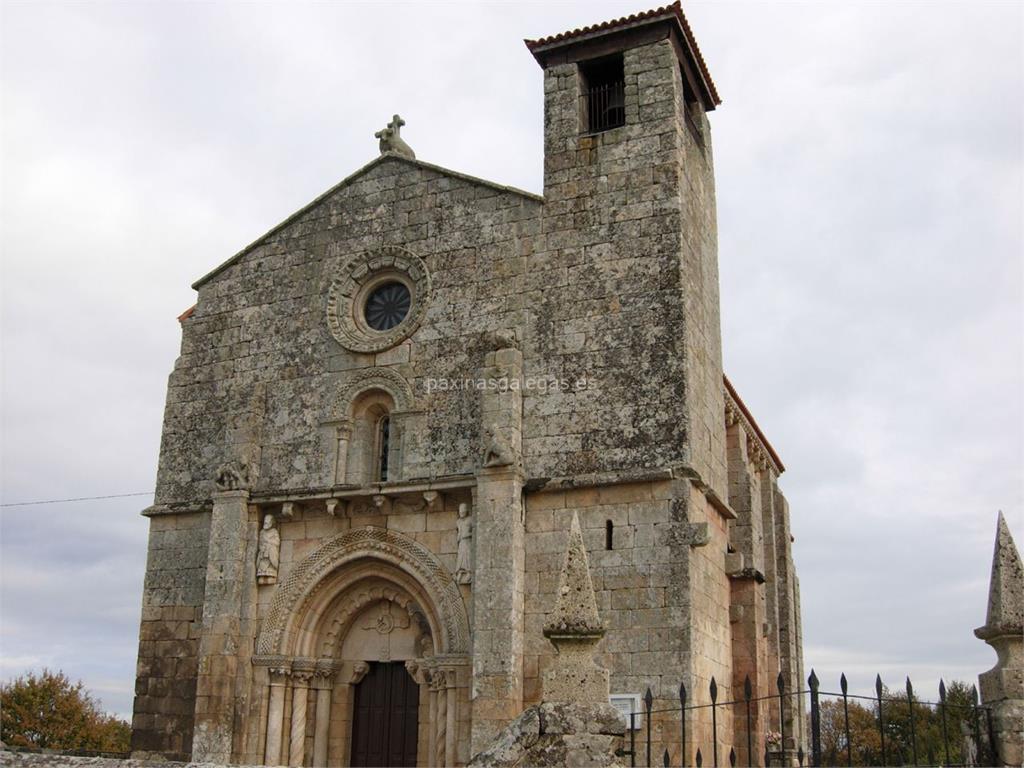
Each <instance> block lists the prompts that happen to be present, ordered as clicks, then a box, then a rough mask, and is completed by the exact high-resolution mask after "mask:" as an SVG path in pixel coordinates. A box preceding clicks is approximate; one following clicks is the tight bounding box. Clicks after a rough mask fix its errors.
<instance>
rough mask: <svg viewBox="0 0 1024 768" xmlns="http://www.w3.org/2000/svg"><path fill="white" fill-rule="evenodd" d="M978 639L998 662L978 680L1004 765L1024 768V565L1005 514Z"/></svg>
mask: <svg viewBox="0 0 1024 768" xmlns="http://www.w3.org/2000/svg"><path fill="white" fill-rule="evenodd" d="M974 634H975V635H976V636H977V637H978V638H980V639H981V640H984V641H985V642H986V643H988V644H989V645H991V646H992V648H993V649H994V650H995V652H996V655H997V656H998V660H997V661H996V665H995V666H994V667H993V668H992V669H990V670H989V671H988V672H983V673H982V674H980V675H978V682H979V684H980V685H979V688H980V690H981V701H982V703H983V704H984V705H985V706H986V707H989V708H990V709H991V711H992V725H993V728H992V731H993V735H994V737H995V741H996V748H997V751H998V753H999V755H998V758H999V762H998V765H1013V766H1020V765H1024V566H1022V565H1021V559H1020V553H1019V552H1018V551H1017V546H1016V545H1015V544H1014V543H1013V536H1011V535H1010V528H1009V526H1007V524H1006V518H1005V517H1003V513H1002V512H1000V513H999V520H998V521H997V524H996V545H995V551H994V552H993V554H992V578H991V581H990V583H989V592H988V613H987V616H986V618H985V626H983V627H979V628H978V629H976V630H974Z"/></svg>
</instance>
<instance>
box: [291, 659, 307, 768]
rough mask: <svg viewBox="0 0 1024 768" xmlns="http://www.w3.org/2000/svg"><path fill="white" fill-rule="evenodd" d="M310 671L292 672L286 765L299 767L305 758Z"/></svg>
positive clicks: (292, 767) (294, 767) (293, 767)
mask: <svg viewBox="0 0 1024 768" xmlns="http://www.w3.org/2000/svg"><path fill="white" fill-rule="evenodd" d="M312 677H313V673H312V672H311V671H302V672H294V671H293V672H292V729H291V734H290V736H289V739H288V765H289V766H291V768H299V767H300V766H301V765H302V764H303V763H304V762H305V760H306V705H307V702H308V699H309V681H310V680H311V679H312Z"/></svg>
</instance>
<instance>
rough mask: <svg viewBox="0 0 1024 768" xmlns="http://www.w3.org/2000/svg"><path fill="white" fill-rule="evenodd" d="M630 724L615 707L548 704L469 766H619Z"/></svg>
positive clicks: (520, 721) (527, 715)
mask: <svg viewBox="0 0 1024 768" xmlns="http://www.w3.org/2000/svg"><path fill="white" fill-rule="evenodd" d="M625 732H626V724H625V722H623V720H622V716H621V715H620V714H619V712H618V710H616V709H615V707H613V706H612V705H611V704H574V703H563V702H544V703H542V704H537V705H535V706H532V707H530V708H528V709H526V710H525V711H524V712H523V713H522V714H521V715H519V717H517V718H516V719H515V720H513V721H512V722H511V723H510V724H509V725H508V726H507V727H506V728H505V729H504V730H503V731H502V732H501V733H500V734H498V737H497V738H496V739H495V741H494V743H493V744H492V745H491V746H490V747H488V748H487V749H485V750H484V751H483V752H480V753H479V754H477V755H476V756H475V757H474V758H473V759H472V760H471V761H470V763H469V765H470V768H527V767H528V766H566V768H584V766H598V767H599V768H619V767H620V766H621V765H622V763H620V762H619V760H618V758H617V757H616V756H615V747H616V744H618V743H619V740H620V739H621V738H622V736H623V734H625Z"/></svg>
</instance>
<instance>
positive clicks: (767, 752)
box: [764, 740, 772, 768]
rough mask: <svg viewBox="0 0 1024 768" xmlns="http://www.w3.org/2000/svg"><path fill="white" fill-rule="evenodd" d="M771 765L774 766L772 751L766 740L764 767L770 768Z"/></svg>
mask: <svg viewBox="0 0 1024 768" xmlns="http://www.w3.org/2000/svg"><path fill="white" fill-rule="evenodd" d="M771 764H772V750H771V747H770V746H769V744H768V742H767V740H766V741H765V743H764V765H765V768H768V766H769V765H771Z"/></svg>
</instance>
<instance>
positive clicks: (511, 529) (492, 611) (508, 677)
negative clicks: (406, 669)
mask: <svg viewBox="0 0 1024 768" xmlns="http://www.w3.org/2000/svg"><path fill="white" fill-rule="evenodd" d="M502 341H504V340H502ZM503 346H504V348H501V349H498V350H497V351H495V352H491V353H488V354H487V355H486V357H485V359H484V366H483V368H481V369H480V373H479V378H483V379H485V380H495V381H498V382H499V384H502V383H507V384H508V386H499V387H498V388H495V389H490V388H488V389H485V390H483V391H482V392H481V396H480V397H481V409H480V410H481V421H482V423H481V438H482V441H481V442H482V445H481V468H480V470H479V471H478V473H477V487H476V494H475V504H474V514H475V521H474V533H473V541H474V546H475V548H476V557H475V562H474V570H473V679H472V688H471V693H470V696H471V702H472V723H473V725H472V732H471V737H470V754H476V753H477V752H479V751H480V750H482V749H484V748H485V747H487V746H488V745H489V744H490V743H491V742H492V741H493V740H494V738H495V737H496V736H497V734H498V732H499V731H501V729H502V728H503V727H504V726H505V725H506V724H507V723H509V722H510V721H511V720H512V719H514V718H515V717H517V716H518V715H519V713H520V711H521V710H522V707H523V580H524V576H523V568H524V552H523V550H524V546H523V538H524V537H523V527H524V526H523V523H524V520H523V463H522V417H523V408H522V388H521V383H522V376H523V355H522V353H521V352H520V351H519V350H518V349H515V348H513V347H512V346H511V342H505V343H504V345H503ZM440 704H441V699H439V701H438V706H439V709H440ZM438 717H440V713H438Z"/></svg>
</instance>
